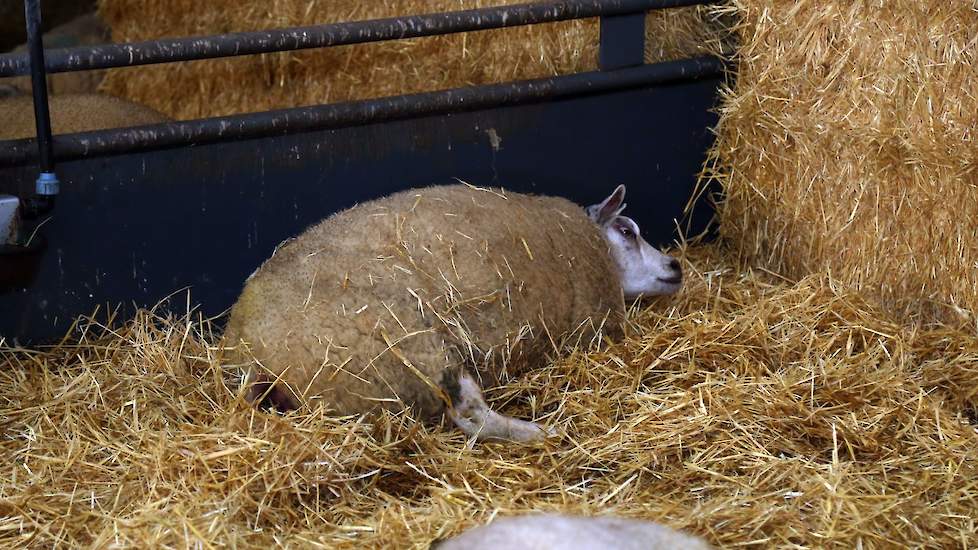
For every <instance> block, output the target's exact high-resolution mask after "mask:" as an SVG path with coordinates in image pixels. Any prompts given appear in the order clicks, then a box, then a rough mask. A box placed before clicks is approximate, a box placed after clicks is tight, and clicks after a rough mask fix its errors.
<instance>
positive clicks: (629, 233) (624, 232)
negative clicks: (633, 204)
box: [618, 225, 635, 239]
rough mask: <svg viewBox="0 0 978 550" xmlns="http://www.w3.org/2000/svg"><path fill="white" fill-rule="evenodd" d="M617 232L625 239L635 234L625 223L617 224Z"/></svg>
mask: <svg viewBox="0 0 978 550" xmlns="http://www.w3.org/2000/svg"><path fill="white" fill-rule="evenodd" d="M618 232H619V233H621V234H622V236H623V237H625V238H626V239H631V238H632V237H634V236H635V233H633V232H632V229H631V228H630V227H628V226H627V225H619V226H618Z"/></svg>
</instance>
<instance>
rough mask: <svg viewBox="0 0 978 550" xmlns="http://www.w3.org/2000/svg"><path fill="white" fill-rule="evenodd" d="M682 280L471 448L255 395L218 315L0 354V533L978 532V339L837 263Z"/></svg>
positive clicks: (545, 372)
mask: <svg viewBox="0 0 978 550" xmlns="http://www.w3.org/2000/svg"><path fill="white" fill-rule="evenodd" d="M687 262H688V264H687V270H688V271H689V273H690V275H689V280H688V284H687V288H686V289H685V290H684V291H683V293H682V294H681V295H680V296H678V297H676V298H673V299H663V300H658V301H656V302H653V303H651V304H649V305H648V306H647V307H646V308H644V309H640V310H636V311H635V312H634V314H633V315H632V321H633V322H634V324H635V325H636V328H637V329H638V330H636V331H635V332H634V333H633V335H632V337H631V338H629V339H626V340H625V341H622V342H618V343H615V344H613V345H611V346H610V347H607V348H605V349H603V350H599V351H586V350H579V351H576V352H575V353H573V354H571V355H569V356H566V357H564V358H562V359H560V360H558V361H557V362H556V363H554V364H552V365H548V366H543V367H542V368H541V369H540V370H538V371H536V372H534V373H531V374H530V375H528V376H525V377H523V378H521V379H519V380H517V381H515V382H514V383H512V384H510V385H509V386H507V387H504V388H499V389H496V390H494V391H491V392H489V394H490V397H491V398H492V400H493V403H494V405H495V406H496V407H497V408H500V409H503V410H504V411H505V412H507V413H509V414H513V415H518V416H521V417H529V416H534V415H536V416H542V417H544V418H545V420H546V421H547V422H549V423H551V424H554V425H556V426H557V427H558V428H559V430H560V431H561V432H562V433H563V434H564V435H563V436H562V437H561V438H560V439H558V440H554V441H551V442H547V443H544V444H541V445H537V446H531V447H512V446H507V445H502V444H485V445H478V446H476V447H475V448H474V449H468V448H467V447H466V445H465V441H464V439H463V437H462V436H461V435H460V434H459V432H457V431H454V430H437V429H426V428H424V427H422V426H419V425H417V424H415V423H414V422H412V421H411V419H410V418H408V417H405V416H393V415H392V416H387V417H383V418H380V419H374V420H373V421H371V422H368V421H366V420H359V421H358V420H357V419H330V418H328V417H326V416H325V415H324V414H322V413H321V412H312V413H308V414H306V415H299V416H295V417H292V418H283V417H278V416H274V415H269V414H264V413H259V412H255V411H253V410H252V409H251V408H249V407H247V406H245V405H244V404H242V402H241V400H240V399H239V398H237V397H236V394H235V393H234V381H235V380H236V377H235V374H234V371H233V368H232V367H223V368H222V367H221V366H219V365H218V364H217V363H216V361H215V360H214V359H213V356H214V355H215V353H214V350H213V348H209V347H208V342H213V341H214V339H213V337H212V336H209V335H208V332H209V329H208V325H207V323H202V322H200V321H199V320H197V321H194V320H192V319H176V320H162V319H155V318H153V317H152V316H151V315H149V314H146V315H144V316H142V317H141V318H140V319H138V320H137V321H136V322H133V323H131V324H129V325H126V326H125V327H122V328H120V329H119V330H117V331H114V332H106V331H103V330H100V329H98V328H97V327H94V326H92V327H89V328H88V329H87V331H85V332H79V333H78V334H76V335H75V336H73V337H72V338H73V340H72V341H71V342H67V343H65V344H63V345H61V346H60V347H57V348H55V349H50V350H35V351H27V350H10V349H7V350H4V351H2V352H0V353H2V355H0V426H2V441H0V468H2V470H3V471H2V473H0V479H2V480H3V481H2V482H0V483H2V484H0V546H3V547H11V546H18V547H20V546H28V547H38V548H50V547H54V546H58V547H62V548H64V547H69V548H70V547H82V546H84V547H91V546H93V547H107V546H133V547H176V548H183V547H188V546H194V547H199V548H212V547H216V546H225V545H227V546H237V547H262V548H267V547H271V546H277V545H282V546H288V547H315V546H317V545H321V546H323V547H330V548H344V547H356V548H371V547H385V548H409V547H413V548H426V547H427V545H428V544H429V543H430V542H431V541H433V540H435V539H438V538H441V537H447V536H450V535H452V534H454V533H457V532H459V531H461V530H463V529H465V528H467V527H471V526H474V525H476V524H480V523H483V522H485V521H487V520H488V519H490V518H491V517H492V516H493V514H497V513H499V514H503V513H507V514H508V513H513V512H520V511H527V510H562V511H567V512H576V513H618V514H621V515H626V516H632V517H644V518H654V519H657V520H660V521H662V522H664V523H666V524H669V525H671V526H674V527H677V528H680V529H684V530H687V531H689V532H692V533H696V534H699V535H702V536H704V537H705V538H706V539H708V540H709V541H711V542H712V543H714V544H716V545H718V546H721V547H729V546H746V547H765V548H766V547H781V548H785V547H787V548H816V547H817V548H834V547H845V548H852V547H860V546H861V547H863V548H874V547H889V546H895V545H898V546H904V545H906V546H914V547H929V548H963V547H974V546H976V545H978V535H976V534H975V533H976V530H978V529H976V525H975V517H976V514H975V510H976V509H978V466H976V464H978V460H976V459H978V435H976V430H975V427H976V425H978V418H976V410H978V337H976V336H975V334H974V329H973V328H972V329H971V330H970V332H966V331H963V330H959V329H954V328H949V327H931V328H909V327H901V326H899V325H897V324H895V323H893V322H890V321H888V320H887V317H886V315H884V314H883V313H881V311H880V310H878V309H877V308H875V307H874V306H872V305H871V304H868V303H866V302H865V301H863V300H862V299H861V298H860V296H858V295H855V294H853V293H850V292H847V291H846V290H845V289H843V288H840V287H839V286H837V285H835V284H834V283H833V281H831V280H829V279H827V278H825V277H812V278H807V279H804V280H801V281H797V282H789V281H785V280H781V279H779V278H778V277H776V276H774V275H772V274H767V273H757V272H753V273H752V272H749V271H741V270H738V269H734V268H733V267H732V265H733V263H732V262H731V261H730V260H729V258H728V257H726V256H725V253H724V252H722V251H720V250H718V249H716V248H712V247H702V248H697V249H690V250H688V251H687Z"/></svg>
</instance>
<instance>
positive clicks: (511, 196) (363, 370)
mask: <svg viewBox="0 0 978 550" xmlns="http://www.w3.org/2000/svg"><path fill="white" fill-rule="evenodd" d="M623 314H624V303H623V299H622V291H621V287H620V285H619V283H618V276H617V273H616V267H615V266H614V264H613V261H612V259H611V256H610V254H609V252H608V245H607V243H606V241H605V240H604V238H603V237H602V236H601V234H600V232H599V230H598V228H597V226H596V225H595V224H594V223H593V222H591V220H590V219H588V218H587V216H586V215H585V213H584V210H583V209H582V208H581V207H580V206H578V205H576V204H574V203H571V202H569V201H567V200H565V199H561V198H555V197H540V196H529V195H522V194H517V193H511V192H503V191H496V190H486V189H477V188H473V187H470V186H465V185H457V186H442V187H429V188H423V189H413V190H408V191H403V192H400V193H396V194H394V195H391V196H388V197H385V198H383V199H379V200H375V201H371V202H367V203H363V204H361V205H359V206H356V207H354V208H351V209H349V210H346V211H343V212H340V213H337V214H336V215H333V216H331V217H329V218H327V219H326V220H324V221H323V222H321V223H319V224H318V225H315V226H313V227H311V228H310V229H308V230H307V231H306V232H305V233H304V234H302V235H301V236H299V237H298V238H296V239H294V240H291V241H287V242H286V243H283V245H282V246H280V248H279V249H278V250H277V251H276V252H275V253H274V254H273V256H272V257H271V258H270V259H269V260H268V261H267V262H265V264H264V265H262V266H261V268H259V270H258V271H256V272H255V274H254V275H252V277H250V278H249V280H248V281H247V283H246V284H245V288H244V290H243V292H242V294H241V297H240V299H239V301H238V303H236V304H235V306H234V307H233V308H232V310H231V317H230V320H229V323H228V328H227V331H226V334H225V341H226V344H227V345H230V346H234V345H236V344H241V343H243V345H237V347H236V349H238V350H248V351H247V352H246V353H247V355H248V359H252V358H253V359H254V361H255V363H257V364H258V365H260V367H253V369H263V370H266V371H268V372H269V373H270V374H271V375H273V376H276V377H279V379H280V380H281V381H284V382H287V383H288V386H289V387H290V388H291V389H292V391H294V392H295V393H296V394H299V395H302V396H304V399H303V401H308V400H310V399H316V398H321V399H323V400H325V401H326V402H327V404H328V406H329V407H330V408H332V409H333V410H334V411H335V412H337V413H339V414H355V413H360V412H364V411H367V410H370V409H374V408H376V407H386V408H389V409H401V408H402V407H403V406H404V405H411V406H414V407H415V408H416V409H417V411H418V412H419V413H421V414H422V415H424V416H429V417H430V416H433V415H437V414H439V413H441V412H442V411H443V409H444V400H443V398H442V393H441V390H440V389H439V388H440V387H442V386H444V387H445V388H448V389H449V390H451V389H452V381H453V380H455V379H456V378H457V376H458V372H459V369H461V368H468V369H470V370H472V371H473V372H474V373H476V374H477V376H479V377H480V378H482V380H483V383H484V384H493V383H496V382H498V381H499V380H500V379H501V378H502V377H504V376H505V375H507V374H510V375H511V374H515V373H517V372H519V370H521V369H522V368H524V367H529V366H533V365H534V364H539V363H540V362H541V361H543V360H544V353H545V352H546V351H547V350H548V349H554V346H555V345H556V344H557V343H558V342H559V341H560V339H561V337H562V336H565V335H567V334H574V335H575V336H576V337H579V338H588V339H589V338H590V337H591V336H593V335H594V334H595V333H596V332H598V331H602V330H603V331H604V332H605V333H608V332H614V331H616V330H618V329H619V328H620V323H621V321H622V318H623ZM254 376H255V372H254V370H253V371H252V372H251V374H250V375H249V379H253V378H254ZM448 393H449V395H450V394H451V391H449V392H448Z"/></svg>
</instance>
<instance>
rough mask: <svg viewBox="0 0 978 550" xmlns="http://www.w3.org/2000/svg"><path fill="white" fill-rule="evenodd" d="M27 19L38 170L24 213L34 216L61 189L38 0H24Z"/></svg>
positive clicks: (43, 210)
mask: <svg viewBox="0 0 978 550" xmlns="http://www.w3.org/2000/svg"><path fill="white" fill-rule="evenodd" d="M24 18H25V19H26V20H27V47H28V50H29V52H30V54H29V55H30V70H31V91H32V93H33V96H34V122H35V126H36V128H37V139H36V140H35V141H36V142H37V160H38V164H39V167H40V173H39V174H38V176H37V180H36V181H35V182H34V196H33V197H31V198H30V200H28V201H26V204H25V207H24V216H25V217H26V218H28V219H32V218H35V217H37V216H40V215H42V214H45V213H47V212H49V211H50V210H51V209H52V208H54V197H55V196H56V195H57V194H58V192H59V191H60V189H59V187H60V183H59V182H58V177H57V176H56V175H55V173H54V151H53V145H52V143H53V142H52V139H51V113H50V111H49V110H48V79H47V73H46V72H45V69H44V41H43V39H42V37H41V33H42V31H41V0H24Z"/></svg>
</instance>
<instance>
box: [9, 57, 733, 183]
mask: <svg viewBox="0 0 978 550" xmlns="http://www.w3.org/2000/svg"><path fill="white" fill-rule="evenodd" d="M724 67H725V65H724V62H723V61H722V60H720V59H718V58H715V57H700V58H694V59H684V60H681V61H670V62H666V63H656V64H652V65H642V66H639V67H631V68H627V69H620V70H617V71H593V72H585V73H577V74H573V75H567V76H558V77H551V78H541V79H535V80H524V81H519V82H508V83H504V84H493V85H488V86H475V87H466V88H456V89H452V90H443V91H437V92H426V93H419V94H411V95H402V96H395V97H389V98H381V99H371V100H364V101H350V102H345V103H334V104H329V105H318V106H312V107H297V108H292V109H282V110H277V111H267V112H262V113H249V114H243V115H234V116H227V117H216V118H208V119H202V120H189V121H182V122H169V123H164V124H153V125H146V126H138V127H133V128H125V129H113V130H99V131H94V132H84V133H77V134H66V135H59V136H57V137H56V138H55V139H56V142H57V145H58V147H57V150H56V155H57V158H58V160H62V161H65V160H74V159H80V158H87V157H95V156H105V155H114V154H122V153H131V152H135V151H145V150H151V149H164V148H170V147H180V146H188V145H201V144H205V143H214V142H220V141H231V140H241V139H251V138H259V137H269V136H277V135H284V134H294V133H298V132H311V131H317V130H325V129H333V128H342V127H348V126H358V125H364V124H371V123H376V122H382V121H388V120H397V119H404V118H414V117H422V116H431V115H440V114H445V113H451V112H459V111H471V110H478V109H487V108H492V107H502V106H509V105H517V104H524V103H531V102H539V101H544V100H552V99H556V98H563V97H570V96H577V95H586V94H594V93H600V92H608V91H615V90H625V89H632V88H639V87H643V86H648V85H651V84H656V83H662V82H669V81H676V80H689V79H695V78H702V77H709V76H716V75H719V74H721V73H722V72H723V70H724ZM32 145H33V140H29V139H26V140H15V141H7V142H0V166H16V165H23V164H26V163H28V162H30V161H31V160H32V152H33V151H34V149H33V147H32Z"/></svg>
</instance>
